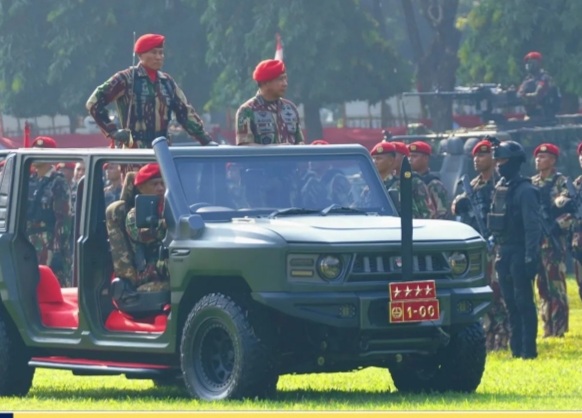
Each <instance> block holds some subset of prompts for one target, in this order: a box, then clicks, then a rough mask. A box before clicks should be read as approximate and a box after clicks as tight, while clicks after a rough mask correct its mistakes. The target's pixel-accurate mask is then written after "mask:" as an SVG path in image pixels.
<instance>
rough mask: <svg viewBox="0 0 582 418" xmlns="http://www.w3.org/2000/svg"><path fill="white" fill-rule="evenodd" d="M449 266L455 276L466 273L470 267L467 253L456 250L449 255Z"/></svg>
mask: <svg viewBox="0 0 582 418" xmlns="http://www.w3.org/2000/svg"><path fill="white" fill-rule="evenodd" d="M449 266H451V272H452V273H453V276H461V275H463V274H465V272H466V271H467V268H468V267H469V260H468V259H467V255H466V254H465V253H460V252H457V251H455V252H454V253H451V255H449Z"/></svg>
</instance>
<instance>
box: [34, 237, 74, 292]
mask: <svg viewBox="0 0 582 418" xmlns="http://www.w3.org/2000/svg"><path fill="white" fill-rule="evenodd" d="M50 235H51V234H49V233H48V232H38V233H33V234H29V235H28V240H29V241H30V243H31V244H32V245H33V246H34V249H35V251H36V256H37V258H38V264H39V265H45V266H49V267H50V268H51V269H52V271H53V273H54V274H55V276H57V278H58V279H59V283H60V285H61V287H71V286H73V277H72V264H73V260H72V259H71V255H70V254H62V253H61V252H59V253H54V252H53V250H51V248H52V247H53V246H52V245H51V241H50V240H52V237H51V236H50Z"/></svg>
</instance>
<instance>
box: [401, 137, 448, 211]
mask: <svg viewBox="0 0 582 418" xmlns="http://www.w3.org/2000/svg"><path fill="white" fill-rule="evenodd" d="M408 150H409V151H410V166H411V167H412V170H413V171H414V172H416V173H417V174H418V175H419V177H420V179H421V180H422V181H423V182H424V184H426V187H427V188H428V191H429V192H430V195H431V197H432V200H433V202H434V206H435V207H436V216H435V218H436V219H451V213H450V212H449V208H450V201H451V200H450V198H449V192H448V191H447V189H446V188H445V185H444V184H443V182H442V181H441V179H440V178H439V177H438V176H437V175H435V174H432V173H431V172H430V166H429V158H430V156H431V154H432V148H431V146H430V145H429V144H427V143H426V142H423V141H415V142H413V143H411V144H409V145H408Z"/></svg>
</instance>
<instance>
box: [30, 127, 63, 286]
mask: <svg viewBox="0 0 582 418" xmlns="http://www.w3.org/2000/svg"><path fill="white" fill-rule="evenodd" d="M32 147H33V148H56V147H57V144H56V142H55V140H54V139H52V138H49V137H37V138H36V139H35V140H34V141H33V142H32ZM32 168H33V170H34V172H33V173H32V174H31V177H30V182H29V186H28V187H29V189H28V193H29V198H28V208H27V217H26V220H27V222H26V233H27V235H28V239H29V241H30V243H31V244H32V245H33V246H34V248H35V250H36V254H37V258H38V263H39V264H42V265H47V266H49V267H50V268H51V269H52V270H53V272H54V273H55V275H56V276H57V277H58V279H59V282H60V284H61V286H63V287H70V286H72V271H71V266H72V252H71V248H70V237H71V229H72V217H71V212H70V204H71V202H70V198H71V194H70V193H71V189H70V186H69V185H68V184H67V181H66V180H65V177H64V176H63V174H62V173H59V172H58V171H57V170H56V168H55V167H54V166H53V165H52V164H50V163H47V162H42V161H35V162H34V163H33V164H32Z"/></svg>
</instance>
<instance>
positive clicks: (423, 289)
mask: <svg viewBox="0 0 582 418" xmlns="http://www.w3.org/2000/svg"><path fill="white" fill-rule="evenodd" d="M388 291H389V295H390V300H391V301H397V300H418V299H436V285H435V282H434V280H423V281H416V282H397V283H390V284H389V285H388Z"/></svg>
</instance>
